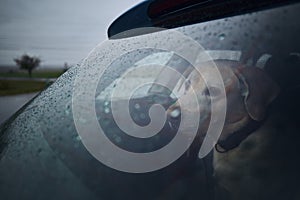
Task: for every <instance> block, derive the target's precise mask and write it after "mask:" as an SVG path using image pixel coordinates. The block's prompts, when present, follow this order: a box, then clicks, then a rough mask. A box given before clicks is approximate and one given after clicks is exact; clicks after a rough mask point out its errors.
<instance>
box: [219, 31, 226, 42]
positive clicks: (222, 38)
mask: <svg viewBox="0 0 300 200" xmlns="http://www.w3.org/2000/svg"><path fill="white" fill-rule="evenodd" d="M225 36H226V35H225V34H224V33H222V34H220V35H219V40H221V41H222V40H224V39H225Z"/></svg>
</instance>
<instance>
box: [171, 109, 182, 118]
mask: <svg viewBox="0 0 300 200" xmlns="http://www.w3.org/2000/svg"><path fill="white" fill-rule="evenodd" d="M180 113H181V112H180V109H179V108H176V109H174V110H173V111H172V112H171V113H170V116H171V117H172V118H177V117H178V116H179V115H180Z"/></svg>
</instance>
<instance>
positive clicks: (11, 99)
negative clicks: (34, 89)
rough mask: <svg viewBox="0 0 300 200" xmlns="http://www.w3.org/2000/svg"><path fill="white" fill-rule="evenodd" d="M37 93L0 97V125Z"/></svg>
mask: <svg viewBox="0 0 300 200" xmlns="http://www.w3.org/2000/svg"><path fill="white" fill-rule="evenodd" d="M37 94H38V93H29V94H21V95H12V96H2V97H0V125H1V124H2V123H3V122H5V121H6V120H7V119H8V118H9V117H11V116H12V115H13V114H14V113H15V112H17V111H18V110H19V109H20V108H21V107H22V106H23V105H25V104H26V103H27V102H28V101H29V100H30V99H32V98H33V97H34V96H35V95H37Z"/></svg>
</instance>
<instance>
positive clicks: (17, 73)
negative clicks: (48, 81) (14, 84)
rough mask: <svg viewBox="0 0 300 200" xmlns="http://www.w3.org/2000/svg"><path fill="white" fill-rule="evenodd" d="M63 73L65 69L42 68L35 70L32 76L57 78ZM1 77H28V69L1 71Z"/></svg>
mask: <svg viewBox="0 0 300 200" xmlns="http://www.w3.org/2000/svg"><path fill="white" fill-rule="evenodd" d="M61 74H63V70H51V71H50V70H49V71H46V70H43V71H42V70H40V71H33V72H32V78H57V77H59V76H60V75H61ZM0 77H5V78H28V77H29V76H28V72H27V71H15V72H0Z"/></svg>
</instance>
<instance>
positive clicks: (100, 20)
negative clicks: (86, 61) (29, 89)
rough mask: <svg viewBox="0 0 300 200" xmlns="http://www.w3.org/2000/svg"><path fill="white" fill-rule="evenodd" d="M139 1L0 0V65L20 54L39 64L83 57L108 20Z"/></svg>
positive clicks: (100, 38) (100, 36) (103, 34)
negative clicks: (37, 58) (37, 57)
mask: <svg viewBox="0 0 300 200" xmlns="http://www.w3.org/2000/svg"><path fill="white" fill-rule="evenodd" d="M140 1H141V0H0V65H14V62H13V58H16V57H18V56H20V55H22V54H23V53H28V54H30V55H36V56H39V57H40V58H41V59H42V61H43V65H46V66H49V65H52V66H62V65H63V63H64V62H68V63H70V64H71V63H76V62H78V61H79V60H81V59H82V58H84V57H85V56H86V55H87V54H88V53H89V52H90V51H91V50H92V49H93V48H94V47H95V46H96V45H97V44H98V43H100V42H102V41H103V40H105V39H107V36H106V33H107V28H108V26H109V25H110V23H111V22H112V21H113V20H114V19H116V18H117V17H118V16H119V15H120V14H122V13H123V12H124V11H126V10H128V9H129V8H131V7H132V6H134V5H136V4H137V3H138V2H140Z"/></svg>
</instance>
